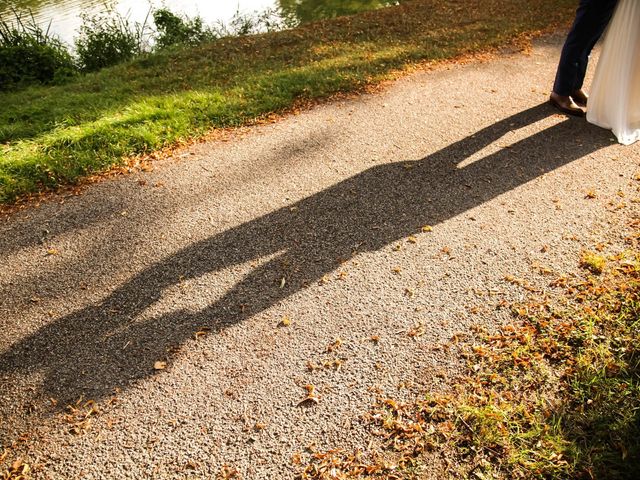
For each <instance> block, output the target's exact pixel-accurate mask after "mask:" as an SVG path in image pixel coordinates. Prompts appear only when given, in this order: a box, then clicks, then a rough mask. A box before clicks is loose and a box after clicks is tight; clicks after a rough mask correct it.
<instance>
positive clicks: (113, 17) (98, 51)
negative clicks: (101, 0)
mask: <svg viewBox="0 0 640 480" xmlns="http://www.w3.org/2000/svg"><path fill="white" fill-rule="evenodd" d="M145 34H146V22H145V23H144V24H138V23H131V22H130V21H129V20H128V19H127V18H125V17H123V16H121V15H120V14H118V13H117V12H115V11H113V10H107V12H105V13H102V14H97V15H83V24H82V26H81V27H80V36H79V37H78V38H77V39H76V42H75V43H76V51H77V54H78V61H79V63H80V67H81V68H82V70H83V71H85V72H95V71H97V70H100V69H102V68H105V67H110V66H112V65H116V64H118V63H122V62H125V61H127V60H131V59H132V58H133V57H135V56H136V55H139V54H140V53H142V52H143V51H144V47H145V40H146V36H145Z"/></svg>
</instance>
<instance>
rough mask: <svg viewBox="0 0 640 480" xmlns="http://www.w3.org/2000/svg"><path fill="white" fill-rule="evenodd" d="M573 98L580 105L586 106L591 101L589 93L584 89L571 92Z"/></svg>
mask: <svg viewBox="0 0 640 480" xmlns="http://www.w3.org/2000/svg"><path fill="white" fill-rule="evenodd" d="M571 98H572V99H573V101H574V102H575V103H576V105H578V106H579V107H582V108H586V107H587V102H588V101H589V95H587V92H585V91H584V90H582V89H580V90H576V91H575V92H573V93H572V94H571Z"/></svg>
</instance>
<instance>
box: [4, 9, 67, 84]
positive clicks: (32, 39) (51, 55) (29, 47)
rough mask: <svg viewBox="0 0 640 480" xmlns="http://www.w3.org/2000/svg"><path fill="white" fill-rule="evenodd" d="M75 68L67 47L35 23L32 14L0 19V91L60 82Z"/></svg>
mask: <svg viewBox="0 0 640 480" xmlns="http://www.w3.org/2000/svg"><path fill="white" fill-rule="evenodd" d="M76 72H77V67H76V64H75V61H74V59H73V57H72V55H71V54H70V53H69V51H68V50H67V48H66V46H65V45H64V44H63V43H62V42H60V41H59V40H58V39H57V38H55V37H53V36H51V35H49V32H48V30H47V31H44V30H43V29H42V28H41V27H40V26H38V25H37V24H36V23H35V21H34V19H33V17H29V18H23V17H20V16H18V15H16V18H15V22H14V23H11V24H10V23H8V22H6V21H4V20H2V19H0V91H1V90H10V89H14V88H17V87H20V86H24V85H28V84H31V83H43V84H49V83H60V82H62V81H63V80H65V79H67V78H68V77H71V76H73V75H75V73H76Z"/></svg>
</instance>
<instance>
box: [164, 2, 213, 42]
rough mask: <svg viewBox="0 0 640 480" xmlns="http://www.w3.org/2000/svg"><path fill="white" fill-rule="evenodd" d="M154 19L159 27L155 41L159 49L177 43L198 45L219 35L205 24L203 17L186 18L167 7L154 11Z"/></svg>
mask: <svg viewBox="0 0 640 480" xmlns="http://www.w3.org/2000/svg"><path fill="white" fill-rule="evenodd" d="M153 21H154V23H155V25H156V29H157V36H156V38H155V43H156V46H157V48H159V49H162V48H166V47H169V46H171V45H177V44H186V45H197V44H198V43H202V42H205V41H211V40H215V38H216V37H217V36H216V34H215V32H213V30H211V29H210V28H208V27H205V26H204V25H203V23H202V18H200V17H195V18H193V19H189V18H185V17H182V16H178V15H176V14H175V13H173V12H171V11H170V10H168V9H166V8H161V9H160V10H156V11H154V12H153Z"/></svg>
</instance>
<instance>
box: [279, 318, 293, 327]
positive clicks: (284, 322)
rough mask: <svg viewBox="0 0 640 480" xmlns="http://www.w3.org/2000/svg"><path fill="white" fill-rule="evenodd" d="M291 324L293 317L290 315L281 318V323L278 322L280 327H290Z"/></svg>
mask: <svg viewBox="0 0 640 480" xmlns="http://www.w3.org/2000/svg"><path fill="white" fill-rule="evenodd" d="M290 325H291V319H290V318H289V317H284V318H283V319H282V320H280V323H279V324H278V326H279V327H289V326H290Z"/></svg>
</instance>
